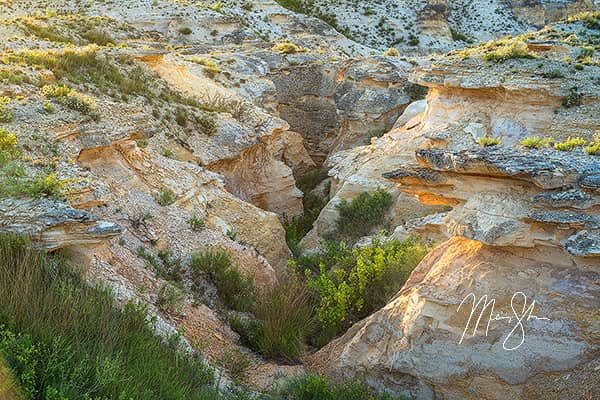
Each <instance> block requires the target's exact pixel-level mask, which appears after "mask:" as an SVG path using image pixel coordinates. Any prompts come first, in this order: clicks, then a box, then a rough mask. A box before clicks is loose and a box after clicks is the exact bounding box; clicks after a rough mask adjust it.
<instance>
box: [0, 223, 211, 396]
mask: <svg viewBox="0 0 600 400" xmlns="http://www.w3.org/2000/svg"><path fill="white" fill-rule="evenodd" d="M0 291H1V293H2V296H0V325H2V324H3V326H2V327H1V328H0V355H1V357H3V358H4V359H5V360H6V363H7V365H8V367H9V369H10V370H11V372H12V373H13V374H14V376H15V379H16V380H17V382H18V384H19V385H20V386H21V388H22V392H23V394H24V395H25V398H26V399H46V400H48V399H61V400H62V399H70V400H89V399H147V400H153V399H155V400H159V399H160V400H163V399H178V400H184V399H190V398H191V399H199V400H200V399H202V400H210V399H217V398H219V396H218V395H217V393H216V392H215V391H214V389H212V385H213V381H214V378H213V373H212V371H211V370H210V369H209V368H208V367H207V366H206V365H205V364H204V363H203V361H202V360H201V359H200V358H199V357H195V356H193V355H191V354H188V353H183V352H180V351H178V350H175V349H174V348H171V347H168V346H167V344H166V343H164V341H163V340H161V339H160V338H158V337H156V336H154V335H153V333H152V330H151V328H150V327H149V325H148V322H147V319H146V313H145V310H144V308H143V307H142V306H139V305H134V304H132V303H129V304H127V305H126V306H125V307H124V308H123V309H119V308H118V307H117V305H116V303H115V301H114V300H113V297H112V295H111V293H110V292H109V291H108V290H106V289H102V288H100V287H90V286H87V285H86V284H85V283H84V282H83V281H82V279H81V278H80V276H79V274H78V273H77V271H76V270H74V269H73V268H72V267H71V266H69V265H68V263H67V262H66V261H65V260H64V259H63V258H60V257H51V256H47V255H43V254H41V253H39V252H37V251H34V250H32V249H31V247H30V245H29V244H28V243H27V241H26V240H24V239H22V238H18V237H15V236H13V235H3V236H2V237H0Z"/></svg>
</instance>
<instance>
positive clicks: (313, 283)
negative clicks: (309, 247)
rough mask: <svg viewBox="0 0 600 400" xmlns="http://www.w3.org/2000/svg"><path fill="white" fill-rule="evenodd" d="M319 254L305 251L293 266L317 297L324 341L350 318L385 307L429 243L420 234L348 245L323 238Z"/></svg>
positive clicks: (338, 330) (353, 318) (427, 249)
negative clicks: (302, 273) (302, 274)
mask: <svg viewBox="0 0 600 400" xmlns="http://www.w3.org/2000/svg"><path fill="white" fill-rule="evenodd" d="M322 247H324V248H323V250H322V252H321V253H320V254H313V255H308V256H303V257H300V258H298V259H297V261H296V262H295V263H293V265H294V266H295V268H296V269H298V270H300V271H302V272H304V274H305V275H306V276H307V279H308V286H309V288H310V290H311V293H312V295H313V296H314V297H315V298H316V299H318V300H317V303H318V305H317V307H316V315H317V318H318V322H319V324H320V327H319V334H318V337H317V339H316V341H317V344H324V343H326V342H328V341H329V340H330V339H331V338H333V337H334V336H336V335H337V334H339V333H340V332H343V331H344V330H345V329H347V328H348V327H349V326H350V325H351V324H352V323H354V322H356V321H358V320H360V319H362V318H364V317H366V316H368V315H370V314H372V313H373V312H374V311H376V310H377V309H379V308H381V307H383V306H384V305H385V304H386V303H387V302H388V301H389V300H390V299H391V298H392V297H393V296H394V295H395V294H396V293H397V292H398V290H400V288H401V287H402V285H403V284H404V282H405V281H406V280H407V279H408V277H409V276H410V273H411V272H412V270H413V269H414V268H415V267H416V266H417V264H418V263H419V262H420V261H421V260H422V259H423V257H425V255H426V254H427V253H428V252H429V250H430V245H429V244H428V243H426V242H424V241H422V240H420V239H417V238H408V239H406V240H404V241H398V240H394V241H390V242H386V243H380V242H379V241H378V240H377V239H374V240H373V242H372V243H371V245H369V246H366V247H363V248H357V249H354V250H350V249H349V248H348V247H347V246H346V245H344V244H343V243H341V244H336V243H333V242H329V243H323V244H322Z"/></svg>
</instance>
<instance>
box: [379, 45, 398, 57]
mask: <svg viewBox="0 0 600 400" xmlns="http://www.w3.org/2000/svg"><path fill="white" fill-rule="evenodd" d="M383 55H384V56H386V57H398V56H399V55H400V52H399V51H398V49H396V48H394V47H390V48H389V49H387V50H386V51H384V52H383Z"/></svg>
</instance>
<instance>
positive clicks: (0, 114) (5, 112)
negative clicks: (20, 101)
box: [0, 96, 15, 123]
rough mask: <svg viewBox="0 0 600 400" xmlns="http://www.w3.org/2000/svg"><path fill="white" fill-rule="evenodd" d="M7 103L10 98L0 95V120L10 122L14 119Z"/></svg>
mask: <svg viewBox="0 0 600 400" xmlns="http://www.w3.org/2000/svg"><path fill="white" fill-rule="evenodd" d="M9 105H10V99H9V98H8V97H6V96H0V122H5V123H6V122H12V120H13V119H15V116H14V114H13V113H12V111H11V110H10V107H9Z"/></svg>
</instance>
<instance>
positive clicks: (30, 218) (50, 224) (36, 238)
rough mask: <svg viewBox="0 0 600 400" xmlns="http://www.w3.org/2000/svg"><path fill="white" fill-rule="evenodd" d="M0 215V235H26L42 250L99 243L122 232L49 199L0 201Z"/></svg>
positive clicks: (115, 226)
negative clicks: (1, 233) (3, 233)
mask: <svg viewBox="0 0 600 400" xmlns="http://www.w3.org/2000/svg"><path fill="white" fill-rule="evenodd" d="M0 215H1V217H0V232H12V233H16V234H19V235H25V236H28V237H30V238H31V240H32V242H33V243H34V244H35V245H37V246H39V247H40V248H43V249H45V250H57V249H60V248H63V247H70V246H78V245H87V244H94V243H101V242H103V241H105V240H107V239H108V238H111V237H113V236H115V235H118V234H119V233H121V227H120V226H119V224H117V223H115V222H109V221H98V220H96V219H95V218H93V217H92V216H91V215H90V214H89V213H88V212H87V211H84V210H76V209H74V208H72V207H70V206H69V205H68V204H66V203H63V202H60V201H54V200H50V199H36V200H33V199H23V200H19V199H10V198H9V199H0Z"/></svg>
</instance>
